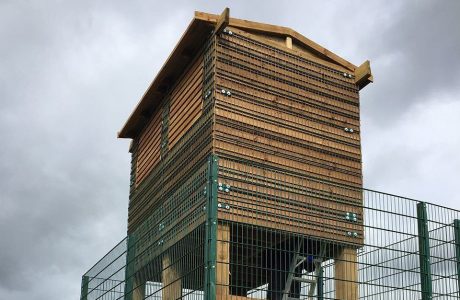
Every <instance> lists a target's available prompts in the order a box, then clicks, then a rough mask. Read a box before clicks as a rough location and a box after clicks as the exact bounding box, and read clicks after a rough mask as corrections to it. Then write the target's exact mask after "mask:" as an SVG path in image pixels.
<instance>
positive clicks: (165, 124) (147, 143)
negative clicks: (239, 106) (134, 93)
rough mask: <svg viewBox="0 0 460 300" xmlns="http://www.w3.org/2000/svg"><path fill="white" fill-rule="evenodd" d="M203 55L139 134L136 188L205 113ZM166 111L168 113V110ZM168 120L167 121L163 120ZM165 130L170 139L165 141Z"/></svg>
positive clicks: (189, 68)
mask: <svg viewBox="0 0 460 300" xmlns="http://www.w3.org/2000/svg"><path fill="white" fill-rule="evenodd" d="M202 83H203V56H202V54H201V53H200V54H199V55H198V56H197V58H196V59H195V61H194V62H193V63H192V64H191V65H190V66H189V67H188V68H187V69H186V71H185V73H184V75H183V76H182V77H181V79H180V80H179V81H178V82H177V83H176V84H175V85H174V87H173V88H172V90H171V92H170V93H168V95H167V96H165V98H164V99H163V105H162V106H161V107H159V108H158V109H157V110H156V111H155V113H154V114H153V116H152V118H151V119H150V121H149V122H148V124H147V125H146V127H145V128H144V130H143V131H142V133H141V134H140V136H139V138H138V141H139V147H138V150H137V151H138V152H137V155H138V158H137V167H136V185H139V184H140V183H141V182H142V181H143V180H144V179H145V178H146V176H147V175H149V174H150V173H151V172H152V170H153V169H154V168H155V166H156V165H157V164H158V162H159V161H160V160H161V150H162V149H161V147H162V144H163V147H164V149H163V150H165V149H171V148H173V147H174V145H176V143H177V142H178V141H179V139H180V138H181V137H182V136H183V135H184V133H185V132H187V131H188V130H189V129H190V127H191V126H192V125H193V124H194V123H195V122H196V121H197V120H198V118H199V117H200V115H201V112H202V100H201V99H202V85H203V84H202ZM165 110H166V111H165ZM165 117H166V118H167V119H164V118H165ZM162 130H163V131H165V134H166V136H167V137H168V138H167V139H164V137H163V139H164V140H162Z"/></svg>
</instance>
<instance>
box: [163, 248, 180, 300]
mask: <svg viewBox="0 0 460 300" xmlns="http://www.w3.org/2000/svg"><path fill="white" fill-rule="evenodd" d="M162 263H163V272H162V280H161V281H162V284H163V290H162V296H163V297H162V299H163V300H175V299H179V298H181V297H182V282H181V277H180V272H178V270H177V266H175V265H173V264H172V263H171V257H170V255H169V253H165V255H164V256H163V261H162Z"/></svg>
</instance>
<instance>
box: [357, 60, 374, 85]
mask: <svg viewBox="0 0 460 300" xmlns="http://www.w3.org/2000/svg"><path fill="white" fill-rule="evenodd" d="M355 82H356V85H357V86H358V87H359V89H360V90H361V89H362V88H364V87H365V86H366V85H368V84H369V83H371V82H374V77H373V76H372V72H371V63H370V61H368V60H366V61H365V62H363V63H362V64H361V65H360V66H359V67H358V68H357V69H356V71H355Z"/></svg>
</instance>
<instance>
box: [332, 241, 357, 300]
mask: <svg viewBox="0 0 460 300" xmlns="http://www.w3.org/2000/svg"><path fill="white" fill-rule="evenodd" d="M334 266H335V298H336V299H340V300H357V299H358V261H357V253H356V249H353V248H342V249H340V252H339V254H338V256H337V257H336V258H335V264H334Z"/></svg>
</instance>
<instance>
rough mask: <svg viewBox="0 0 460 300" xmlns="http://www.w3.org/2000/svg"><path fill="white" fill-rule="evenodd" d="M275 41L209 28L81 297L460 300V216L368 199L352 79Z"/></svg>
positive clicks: (162, 114)
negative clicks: (115, 234)
mask: <svg viewBox="0 0 460 300" xmlns="http://www.w3.org/2000/svg"><path fill="white" fill-rule="evenodd" d="M230 29H231V30H230ZM278 42H279V41H278ZM276 43H277V42H276V41H275V42H273V41H272V40H271V37H269V36H263V33H261V32H252V33H249V32H244V31H242V30H239V29H235V28H227V29H225V30H224V31H223V32H222V33H218V35H216V34H215V33H211V35H210V37H209V38H208V39H207V41H206V43H204V44H203V45H202V50H200V52H199V55H200V57H198V59H195V63H194V66H195V68H191V69H189V71H187V72H185V73H184V74H185V75H184V77H183V78H182V79H181V82H182V83H181V84H179V85H174V84H173V85H172V87H174V86H175V87H176V89H177V92H176V93H171V91H169V92H167V93H165V96H164V98H163V100H162V103H161V107H160V108H158V110H157V111H156V113H157V114H158V115H157V117H156V119H155V117H154V118H153V119H152V120H151V126H150V127H151V129H149V130H147V131H146V134H144V135H142V136H145V137H146V140H145V141H140V140H135V141H134V143H133V146H132V152H133V158H132V161H133V165H132V170H131V174H132V178H131V190H130V206H129V220H128V233H129V234H128V237H127V238H126V239H124V240H123V241H122V242H120V243H119V244H118V245H117V246H116V247H115V248H114V249H113V250H112V251H110V252H109V253H108V254H107V255H106V256H105V257H104V258H102V259H101V260H100V261H99V262H98V263H97V264H96V265H95V266H94V267H93V268H91V269H90V270H89V271H88V272H87V273H85V275H84V276H83V278H82V293H81V299H82V300H88V299H91V300H93V299H94V300H96V299H101V300H102V299H104V300H114V299H124V300H141V299H166V300H171V299H209V300H217V299H238V300H244V299H270V300H275V299H276V300H288V299H318V300H324V299H339V300H356V299H371V300H377V299H422V300H428V299H434V298H437V299H460V294H459V273H460V262H459V257H460V213H459V212H458V211H455V210H452V209H448V208H444V207H440V206H436V205H432V204H427V203H425V202H420V201H416V200H412V199H407V198H403V197H399V196H395V195H390V194H385V193H380V192H376V191H372V190H366V189H362V166H361V147H360V133H359V127H360V123H359V94H358V92H359V91H358V86H357V84H356V82H355V80H354V77H353V75H351V74H348V73H346V72H345V73H344V70H345V69H344V68H343V67H341V66H338V65H335V64H333V63H331V62H329V61H325V60H324V59H319V58H318V57H317V56H315V55H313V54H311V53H308V51H303V50H302V51H303V52H302V51H297V52H296V51H291V50H287V49H282V48H281V47H280V46H279V45H278V46H277V44H276ZM304 50H305V49H304ZM201 56H202V57H201ZM188 77H190V78H188ZM182 94H183V95H192V94H193V97H191V98H190V99H193V105H191V108H190V110H191V111H192V113H191V114H190V116H188V110H187V106H186V104H187V103H188V101H189V100H190V99H189V98H187V97H186V96H184V97H182V96H180V95H182ZM174 97H176V98H174ZM199 97H201V98H202V99H201V101H200V99H199ZM171 99H172V100H171ZM187 99H189V100H187ZM182 119H183V120H185V121H186V122H185V123H184V122H182V121H183V120H182ZM150 127H148V128H150ZM173 129H174V130H175V131H174V133H172V131H171V130H173ZM172 140H174V142H173V143H172ZM144 146H145V147H144ZM142 147H144V148H143V149H144V150H145V153H144V154H143V155H144V156H142V155H139V153H138V151H139V148H142ZM153 158H154V160H153ZM150 163H151V165H150ZM142 166H144V169H142ZM141 171H142V172H141ZM136 176H138V177H136Z"/></svg>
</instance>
